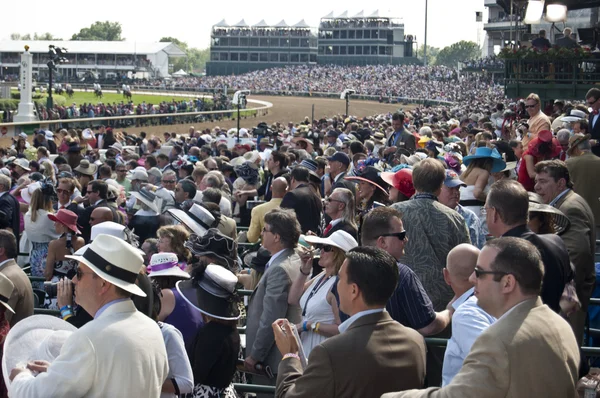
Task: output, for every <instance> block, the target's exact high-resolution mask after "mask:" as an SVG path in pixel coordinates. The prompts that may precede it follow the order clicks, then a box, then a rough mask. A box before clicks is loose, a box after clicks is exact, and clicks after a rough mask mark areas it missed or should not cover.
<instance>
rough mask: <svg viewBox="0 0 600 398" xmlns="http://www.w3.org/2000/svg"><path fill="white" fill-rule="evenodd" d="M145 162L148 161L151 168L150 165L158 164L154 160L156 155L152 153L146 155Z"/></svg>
mask: <svg viewBox="0 0 600 398" xmlns="http://www.w3.org/2000/svg"><path fill="white" fill-rule="evenodd" d="M145 162H146V163H148V165H149V166H150V167H151V168H152V167H156V165H157V164H158V163H157V162H156V156H154V155H148V156H146V160H145ZM136 166H137V164H136Z"/></svg>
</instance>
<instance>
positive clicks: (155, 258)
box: [146, 253, 190, 279]
mask: <svg viewBox="0 0 600 398" xmlns="http://www.w3.org/2000/svg"><path fill="white" fill-rule="evenodd" d="M146 271H147V272H148V277H149V278H156V277H159V276H178V277H181V278H186V279H189V278H190V274H188V273H187V272H185V271H184V270H182V269H181V268H179V259H178V258H177V254H175V253H156V254H153V255H152V257H151V258H150V264H149V265H148V266H147V267H146Z"/></svg>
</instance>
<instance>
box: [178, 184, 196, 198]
mask: <svg viewBox="0 0 600 398" xmlns="http://www.w3.org/2000/svg"><path fill="white" fill-rule="evenodd" d="M179 184H181V189H182V190H183V192H187V194H188V197H189V198H190V199H194V197H195V196H196V191H197V189H196V184H194V183H193V182H192V181H190V180H185V179H183V180H181V181H179Z"/></svg>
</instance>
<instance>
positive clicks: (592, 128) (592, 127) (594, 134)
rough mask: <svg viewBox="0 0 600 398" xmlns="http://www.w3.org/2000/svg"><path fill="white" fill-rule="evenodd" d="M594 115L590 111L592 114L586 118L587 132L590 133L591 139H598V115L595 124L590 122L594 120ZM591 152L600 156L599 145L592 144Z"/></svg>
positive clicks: (599, 137)
mask: <svg viewBox="0 0 600 398" xmlns="http://www.w3.org/2000/svg"><path fill="white" fill-rule="evenodd" d="M594 116H596V115H594V114H593V113H592V114H590V116H589V118H588V124H589V127H588V128H589V133H590V134H591V135H592V139H594V140H600V116H598V119H597V120H596V124H595V125H592V123H593V122H594ZM592 152H593V153H594V155H596V156H600V145H596V146H593V147H592Z"/></svg>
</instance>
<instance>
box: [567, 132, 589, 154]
mask: <svg viewBox="0 0 600 398" xmlns="http://www.w3.org/2000/svg"><path fill="white" fill-rule="evenodd" d="M590 138H592V135H591V134H575V135H573V136H572V137H571V138H570V139H569V149H567V155H569V156H573V152H575V148H577V147H578V146H579V144H581V143H582V142H585V141H587V140H589V139H590Z"/></svg>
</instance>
